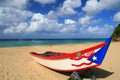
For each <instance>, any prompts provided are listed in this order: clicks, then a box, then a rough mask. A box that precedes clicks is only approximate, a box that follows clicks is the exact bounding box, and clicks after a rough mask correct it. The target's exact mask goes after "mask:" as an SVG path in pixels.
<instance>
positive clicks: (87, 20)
mask: <svg viewBox="0 0 120 80" xmlns="http://www.w3.org/2000/svg"><path fill="white" fill-rule="evenodd" d="M90 20H91V17H90V16H85V17H82V18H79V23H80V24H81V25H83V26H86V25H88V24H90Z"/></svg>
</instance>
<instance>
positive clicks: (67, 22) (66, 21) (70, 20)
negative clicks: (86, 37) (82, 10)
mask: <svg viewBox="0 0 120 80" xmlns="http://www.w3.org/2000/svg"><path fill="white" fill-rule="evenodd" d="M75 23H76V21H74V20H72V19H66V20H65V24H75Z"/></svg>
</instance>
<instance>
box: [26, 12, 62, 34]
mask: <svg viewBox="0 0 120 80" xmlns="http://www.w3.org/2000/svg"><path fill="white" fill-rule="evenodd" d="M61 25H62V24H59V23H58V22H57V20H51V19H49V18H46V17H45V16H44V15H42V14H40V13H38V14H34V16H33V17H32V20H31V22H30V26H29V27H28V28H27V32H58V31H59V29H60V27H61Z"/></svg>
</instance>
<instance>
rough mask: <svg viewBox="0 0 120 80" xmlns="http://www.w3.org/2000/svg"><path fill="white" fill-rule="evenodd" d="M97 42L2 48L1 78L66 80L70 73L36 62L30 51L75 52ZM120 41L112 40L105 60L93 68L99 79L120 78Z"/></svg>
mask: <svg viewBox="0 0 120 80" xmlns="http://www.w3.org/2000/svg"><path fill="white" fill-rule="evenodd" d="M95 44H97V43H87V44H67V45H51V46H30V47H11V48H0V80H66V79H67V78H68V75H65V74H64V73H62V74H61V73H58V72H55V71H52V70H50V69H47V68H45V67H43V66H41V65H39V64H38V63H36V62H34V60H33V59H32V58H31V56H30V55H29V54H28V53H29V52H30V51H34V52H38V53H43V52H45V51H60V52H74V51H79V50H81V49H85V48H88V47H90V46H93V45H95ZM119 61H120V42H112V43H111V45H110V48H109V50H108V52H107V55H106V57H105V59H104V62H103V64H102V65H101V66H99V67H97V68H96V69H93V71H94V72H95V75H96V77H97V80H120V64H119V63H120V62H119Z"/></svg>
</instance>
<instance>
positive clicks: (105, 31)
mask: <svg viewBox="0 0 120 80" xmlns="http://www.w3.org/2000/svg"><path fill="white" fill-rule="evenodd" d="M113 30H114V27H113V26H112V25H109V24H105V25H103V27H102V26H95V27H92V26H89V27H88V28H87V30H86V32H87V33H90V34H99V35H101V34H102V35H109V37H110V36H111V34H112V32H113Z"/></svg>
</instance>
